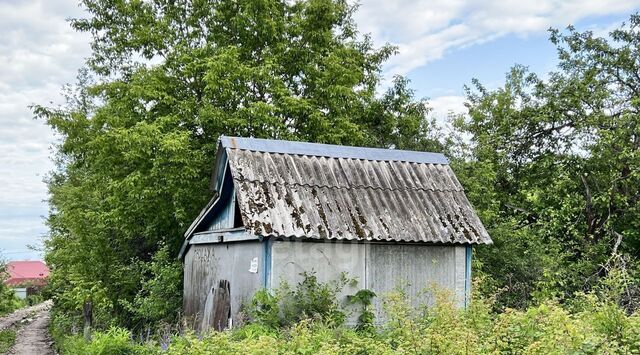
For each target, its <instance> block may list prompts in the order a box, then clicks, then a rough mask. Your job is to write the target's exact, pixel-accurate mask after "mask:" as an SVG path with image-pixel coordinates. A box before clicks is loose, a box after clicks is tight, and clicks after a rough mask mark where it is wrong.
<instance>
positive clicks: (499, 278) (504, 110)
mask: <svg viewBox="0 0 640 355" xmlns="http://www.w3.org/2000/svg"><path fill="white" fill-rule="evenodd" d="M638 26H640V17H638V16H637V15H633V16H631V18H630V20H629V22H628V24H625V25H623V26H621V27H620V28H619V29H616V30H614V31H613V32H612V33H611V34H610V36H609V37H608V38H599V37H596V36H595V35H594V34H593V33H592V32H584V33H580V32H577V31H576V30H575V29H573V28H572V27H569V28H568V29H567V31H565V32H561V31H557V30H553V31H551V41H552V42H553V43H554V44H555V45H556V46H557V47H558V52H559V64H558V68H557V70H556V71H554V72H552V73H550V74H549V75H548V76H547V77H548V78H547V79H542V78H540V77H539V76H537V75H535V74H534V73H530V72H529V71H528V70H527V69H526V68H524V67H522V66H515V67H514V68H513V69H512V70H511V71H510V72H509V73H508V75H507V78H506V82H505V84H504V85H503V86H502V87H500V88H498V89H495V90H489V89H487V88H486V87H484V86H483V85H482V84H481V83H480V82H478V81H477V80H474V81H473V82H472V85H471V86H470V87H468V88H467V101H468V102H467V107H468V110H469V112H468V114H467V115H463V116H460V117H457V118H456V120H455V123H454V124H455V127H456V130H457V132H456V135H454V136H452V137H451V139H450V140H449V144H450V146H449V147H450V151H451V155H452V156H454V157H455V159H454V164H453V165H454V170H455V171H456V172H457V173H458V176H459V178H460V180H461V182H462V184H463V186H465V187H466V190H467V191H468V195H469V198H470V200H471V202H472V203H473V204H474V206H476V208H478V210H479V211H480V214H481V217H482V218H483V222H484V223H485V225H486V226H487V227H488V229H489V233H490V234H491V236H492V238H493V239H494V241H495V246H491V247H487V248H480V249H479V250H478V254H477V255H478V257H479V259H480V260H481V263H480V264H478V265H477V266H481V270H480V272H481V273H486V275H487V276H488V277H487V280H488V282H489V283H490V285H489V286H490V287H486V291H487V292H489V293H487V294H490V293H491V292H496V291H499V290H501V291H502V292H501V293H500V294H499V295H498V301H499V302H498V304H497V306H498V307H502V308H503V307H518V308H520V309H524V308H526V307H527V306H529V305H531V304H536V303H537V302H539V301H541V300H545V299H549V298H553V297H570V296H571V295H572V294H573V293H575V292H580V291H583V290H590V289H592V288H593V287H595V286H596V285H597V284H598V282H599V280H600V279H602V278H603V277H605V276H606V275H607V267H606V266H607V265H608V264H610V262H611V260H613V259H615V258H617V257H618V256H620V255H626V256H634V255H638V254H639V253H640V225H639V224H638V221H639V220H640V203H639V202H640V165H639V164H640V145H639V144H638V142H640V140H639V138H638V137H640V126H639V125H638V122H640V120H639V119H638V113H639V112H640V111H638V108H639V106H638V105H639V103H640V96H638V95H639V93H640V83H639V81H638V80H637V73H638V72H639V71H640V62H639V61H638V60H637V58H638V55H639V53H640V47H638V43H640V41H638V39H639V38H640V37H639V34H638V31H637V29H638ZM634 263H635V261H633V260H631V259H629V261H628V265H627V266H628V267H629V268H632V269H633V268H635V266H634V265H633V264H634ZM603 265H604V266H605V267H603ZM628 286H629V288H630V289H635V290H637V289H638V283H637V282H636V284H635V285H628ZM483 287H484V286H483ZM629 293H630V294H632V293H634V291H630V292H629ZM635 294H636V295H637V291H635Z"/></svg>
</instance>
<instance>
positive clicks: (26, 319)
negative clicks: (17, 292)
mask: <svg viewBox="0 0 640 355" xmlns="http://www.w3.org/2000/svg"><path fill="white" fill-rule="evenodd" d="M50 308H51V302H44V303H41V304H38V305H35V306H33V307H28V308H23V309H19V310H17V311H15V312H13V313H11V314H9V315H7V316H5V317H3V318H0V330H2V329H8V328H14V329H16V330H17V332H16V343H15V344H14V345H13V347H12V348H11V350H9V352H8V354H12V355H53V354H55V353H54V351H53V350H52V348H51V345H52V343H51V338H50V337H49V330H48V329H47V327H48V325H49V309H50Z"/></svg>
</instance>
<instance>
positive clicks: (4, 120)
mask: <svg viewBox="0 0 640 355" xmlns="http://www.w3.org/2000/svg"><path fill="white" fill-rule="evenodd" d="M638 10H640V0H564V1H562V0H535V1H534V0H517V1H516V0H482V1H478V0H431V1H427V0H422V1H420V0H413V1H408V0H394V1H388V0H362V1H361V6H360V10H359V12H358V13H357V15H356V20H357V22H358V24H359V26H360V29H361V30H362V31H363V32H369V33H371V34H372V35H373V38H374V40H375V41H376V42H377V43H379V44H382V43H386V42H388V43H392V44H395V45H397V46H398V48H399V55H397V56H396V57H394V58H393V59H392V60H391V61H390V62H389V63H388V64H387V66H386V67H385V75H386V76H387V77H390V76H391V75H393V74H396V73H398V74H405V75H407V76H408V77H409V78H410V79H411V80H412V82H413V84H412V86H413V87H414V88H415V89H416V91H417V94H418V96H420V97H429V98H430V99H431V105H432V106H433V107H434V109H435V110H436V113H437V114H438V115H443V116H444V115H446V114H447V112H449V111H454V112H459V111H460V110H462V107H463V106H462V103H463V101H464V99H463V97H462V88H463V85H465V84H468V83H469V82H470V80H471V78H474V77H476V78H478V79H480V80H481V81H482V82H483V83H485V84H486V85H487V86H489V87H495V86H498V85H500V82H501V81H502V80H503V78H504V73H505V72H506V71H507V70H508V69H509V67H511V66H512V65H513V64H514V63H519V64H524V65H527V66H529V67H530V68H531V69H532V70H533V71H535V72H537V73H541V74H542V73H545V72H548V71H549V70H551V69H552V68H553V67H554V65H555V63H556V60H555V49H554V48H553V47H552V46H551V45H550V44H549V42H548V41H547V32H546V30H547V29H548V28H549V27H565V26H567V25H569V24H573V25H575V26H577V27H578V28H579V29H582V30H584V29H589V30H593V31H595V32H599V33H607V31H608V30H609V29H611V28H614V27H615V26H617V25H619V24H620V23H621V22H622V21H624V20H625V19H626V18H627V17H628V15H629V14H631V13H633V12H635V11H638ZM77 16H82V9H81V8H79V7H78V5H77V0H0V257H4V258H5V259H37V258H40V257H41V253H40V252H39V251H37V250H31V249H30V248H29V245H33V246H35V247H36V248H38V247H41V245H42V236H43V235H45V234H46V227H45V226H44V224H43V216H44V215H45V214H46V213H47V204H46V198H47V193H46V186H45V185H44V183H43V182H42V179H43V177H44V176H45V175H46V173H47V171H49V170H50V169H51V167H52V164H51V163H50V161H49V156H50V146H51V144H52V142H54V140H55V137H54V135H53V134H52V133H51V132H50V131H49V129H48V128H47V127H46V126H44V124H43V123H42V122H40V121H36V120H34V119H33V118H32V115H31V112H30V110H29V108H28V106H29V105H30V104H32V103H39V104H46V103H54V104H56V103H60V100H61V97H60V94H59V93H60V88H61V87H62V85H64V84H65V83H72V82H73V81H74V78H75V76H76V74H77V71H78V68H80V66H81V65H82V64H83V61H84V58H85V57H86V56H87V55H88V53H89V45H88V38H87V37H86V36H84V35H81V34H78V33H75V32H73V31H72V30H71V29H70V28H69V26H68V24H67V22H66V20H65V19H67V18H70V17H77Z"/></svg>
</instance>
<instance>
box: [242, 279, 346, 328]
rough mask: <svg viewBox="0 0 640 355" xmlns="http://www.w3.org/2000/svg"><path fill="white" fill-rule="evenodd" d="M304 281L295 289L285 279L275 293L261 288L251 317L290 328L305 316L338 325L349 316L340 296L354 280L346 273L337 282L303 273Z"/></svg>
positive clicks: (250, 310) (264, 322) (272, 324)
mask: <svg viewBox="0 0 640 355" xmlns="http://www.w3.org/2000/svg"><path fill="white" fill-rule="evenodd" d="M300 275H301V276H302V278H303V279H302V281H301V282H299V283H298V285H296V288H295V289H291V287H290V286H289V285H288V284H287V283H286V282H283V283H282V284H281V285H280V287H279V288H278V289H277V290H275V291H274V292H271V291H268V290H261V291H258V292H257V293H256V295H255V296H254V298H253V299H252V301H251V304H250V306H249V316H250V317H251V318H252V320H253V321H254V322H256V323H259V324H262V325H265V326H268V327H271V328H279V327H287V326H291V325H293V324H295V323H298V322H300V321H302V320H306V319H315V320H320V321H322V322H325V323H327V324H329V325H332V326H339V325H341V324H343V323H344V321H345V319H346V313H345V311H344V310H343V309H342V308H341V307H340V303H339V302H338V299H337V295H338V294H339V293H340V292H341V291H342V289H343V288H344V286H345V285H347V284H348V283H350V282H352V281H353V280H349V279H348V278H347V277H346V275H344V274H343V275H342V277H341V278H340V280H337V281H334V282H327V283H322V282H318V278H317V277H316V275H315V273H313V272H311V273H307V272H304V273H301V274H300Z"/></svg>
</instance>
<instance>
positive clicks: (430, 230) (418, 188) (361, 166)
mask: <svg viewBox="0 0 640 355" xmlns="http://www.w3.org/2000/svg"><path fill="white" fill-rule="evenodd" d="M221 149H224V150H225V152H226V154H227V157H228V163H229V166H230V169H231V174H232V177H233V181H234V184H235V188H236V193H237V200H238V203H239V209H240V212H241V215H242V219H243V222H244V224H245V227H246V228H247V229H248V230H250V231H251V232H253V233H254V234H256V235H259V236H285V237H305V238H317V239H346V240H392V241H412V242H430V243H457V244H489V243H491V238H490V237H489V235H488V234H487V231H486V230H485V228H484V226H483V225H482V223H481V222H480V219H479V218H478V216H477V215H476V213H475V212H474V210H473V208H472V207H471V204H470V203H469V201H468V200H467V198H466V196H465V194H464V191H463V189H462V186H461V185H460V183H459V182H458V179H457V178H456V177H455V175H454V173H453V171H452V170H451V168H450V167H449V165H447V161H446V158H444V156H442V155H441V154H434V153H420V152H408V151H394V150H386V149H372V148H357V147H341V146H334V145H324V144H313V143H299V142H286V141H271V140H258V139H249V138H232V137H222V138H221ZM378 157H379V158H378Z"/></svg>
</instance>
